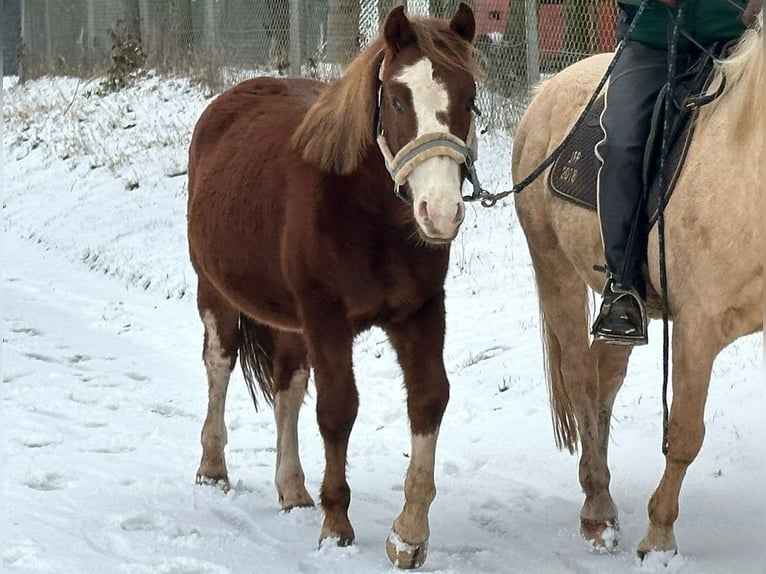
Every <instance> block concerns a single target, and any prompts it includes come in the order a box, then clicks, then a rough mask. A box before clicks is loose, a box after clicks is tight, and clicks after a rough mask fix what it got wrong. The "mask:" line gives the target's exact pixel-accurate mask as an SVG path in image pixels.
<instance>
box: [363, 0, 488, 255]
mask: <svg viewBox="0 0 766 574" xmlns="http://www.w3.org/2000/svg"><path fill="white" fill-rule="evenodd" d="M475 31H476V22H475V20H474V15H473V11H472V10H471V9H470V8H469V7H468V6H467V5H466V4H463V3H461V4H460V7H459V8H458V10H457V12H456V13H455V15H454V17H453V18H452V20H451V21H449V22H448V23H447V22H441V21H428V22H427V23H426V21H420V20H410V19H408V18H407V16H406V15H405V13H404V9H403V8H402V7H401V6H400V7H397V8H394V9H393V10H392V11H391V12H390V13H389V15H388V17H387V18H386V21H385V24H384V26H383V39H384V41H385V47H384V49H383V54H384V55H383V60H382V63H381V66H380V71H379V75H378V77H379V80H380V85H379V91H378V130H377V131H378V145H379V146H380V149H381V152H382V153H383V156H384V158H385V160H386V165H387V167H388V169H389V172H390V173H391V177H392V178H393V180H394V185H395V186H396V188H397V190H398V189H399V187H401V188H403V189H404V191H402V194H403V195H404V196H405V197H406V198H407V199H408V200H409V201H411V203H412V208H413V213H414V217H415V220H416V222H417V224H418V231H419V233H420V235H421V237H422V238H423V239H424V240H425V241H428V242H430V243H444V242H448V241H451V240H452V239H453V238H454V237H455V235H456V234H457V232H458V229H459V228H460V224H461V223H462V221H463V217H464V215H465V207H464V205H463V198H462V193H461V188H462V172H461V164H462V163H463V162H466V161H472V160H473V157H472V152H471V145H472V140H473V139H474V121H473V120H474V118H473V111H474V109H475V107H474V98H475V96H476V80H475V75H476V67H475V64H474V63H473V58H472V55H473V45H472V42H473V39H474V34H475Z"/></svg>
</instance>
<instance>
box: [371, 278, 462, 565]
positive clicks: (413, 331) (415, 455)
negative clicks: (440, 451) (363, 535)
mask: <svg viewBox="0 0 766 574" xmlns="http://www.w3.org/2000/svg"><path fill="white" fill-rule="evenodd" d="M385 329H386V332H387V333H388V336H389V338H390V340H391V344H392V345H393V347H394V349H395V350H396V353H397V356H398V359H399V364H400V365H401V368H402V371H403V373H404V384H405V386H406V388H407V412H408V414H409V418H410V431H411V433H412V452H411V453H410V465H409V468H408V469H407V477H406V479H405V482H404V508H403V509H402V511H401V513H400V514H399V516H398V517H397V518H396V519H395V520H394V524H393V530H392V532H391V534H390V535H389V537H388V539H387V540H386V552H387V554H388V557H389V559H390V560H391V562H393V563H394V564H395V565H396V566H398V567H399V568H405V569H409V568H418V567H420V566H421V565H422V564H423V563H424V562H425V560H426V556H427V552H428V539H429V536H430V528H429V525H428V511H429V508H430V507H431V502H433V499H434V497H435V496H436V485H435V483H434V461H435V455H436V440H437V437H438V434H439V425H440V424H441V420H442V416H443V414H444V410H445V409H446V407H447V402H448V400H449V381H448V380H447V373H446V370H445V368H444V360H443V350H444V298H443V293H442V295H441V296H439V297H435V298H434V299H433V300H431V301H430V302H428V303H427V304H426V305H425V306H424V307H423V308H422V309H420V311H418V313H416V314H415V315H414V316H412V317H409V318H408V319H406V320H404V321H400V322H397V323H394V324H388V325H386V326H385Z"/></svg>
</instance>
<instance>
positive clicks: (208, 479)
mask: <svg viewBox="0 0 766 574" xmlns="http://www.w3.org/2000/svg"><path fill="white" fill-rule="evenodd" d="M196 483H197V484H202V485H204V486H215V487H216V488H220V489H221V490H222V491H223V492H224V493H226V492H229V490H231V485H230V484H229V478H228V477H227V476H219V477H215V476H203V475H201V474H198V475H197V480H196Z"/></svg>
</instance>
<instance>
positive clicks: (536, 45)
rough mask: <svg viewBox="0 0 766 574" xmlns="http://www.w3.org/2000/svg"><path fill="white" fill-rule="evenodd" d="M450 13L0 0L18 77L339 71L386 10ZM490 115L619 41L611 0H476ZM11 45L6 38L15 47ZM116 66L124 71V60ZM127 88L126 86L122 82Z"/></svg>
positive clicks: (430, 6) (444, 10)
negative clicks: (140, 71)
mask: <svg viewBox="0 0 766 574" xmlns="http://www.w3.org/2000/svg"><path fill="white" fill-rule="evenodd" d="M403 3H404V4H406V8H407V10H408V13H409V14H410V15H420V16H426V15H430V16H437V17H450V16H451V15H452V14H453V13H454V11H455V10H456V8H457V5H458V1H457V0H408V1H406V2H401V1H395V0H316V1H314V0H312V1H298V0H3V6H4V7H5V8H6V10H7V9H8V8H7V5H10V6H11V8H14V7H18V10H19V12H20V14H21V16H20V41H19V44H18V51H19V55H20V60H19V61H20V66H19V68H20V69H19V75H20V76H21V80H22V81H23V80H25V79H29V78H34V77H38V76H41V75H45V74H71V75H82V76H87V75H93V74H98V73H104V72H106V71H107V70H111V71H112V72H114V71H115V66H118V64H122V65H123V66H125V67H126V68H131V67H132V68H143V67H145V68H152V69H157V70H158V71H160V72H163V73H166V72H168V73H178V74H187V75H191V76H193V77H195V78H197V79H199V80H201V81H203V82H204V83H206V84H207V85H209V86H210V87H211V89H213V90H215V91H219V90H222V89H225V88H226V87H229V86H231V85H233V84H235V83H236V82H238V81H241V80H242V79H244V78H246V77H251V76H253V75H256V74H283V75H294V76H295V75H301V76H310V77H317V78H322V79H332V78H335V77H337V76H339V75H340V74H342V71H343V68H344V66H345V64H347V63H348V62H349V61H350V60H351V59H352V58H353V57H354V55H355V54H357V53H358V52H359V50H360V49H362V48H364V47H365V46H366V45H367V44H368V43H369V42H370V41H371V40H372V39H373V38H374V37H375V36H376V35H377V33H378V28H379V23H380V22H382V20H383V19H384V18H385V15H386V14H387V13H388V11H389V10H390V9H391V8H392V7H394V6H396V5H398V4H403ZM468 4H469V5H470V6H471V7H472V8H473V9H474V12H475V15H476V23H477V46H478V48H479V50H480V54H481V58H482V64H483V66H484V68H485V70H486V81H485V83H484V84H483V85H482V86H481V90H480V98H479V102H480V105H481V106H482V107H483V110H484V112H485V114H484V117H483V121H484V124H485V125H487V126H502V127H505V128H510V129H512V128H513V127H515V125H516V123H517V122H518V120H519V119H520V116H521V113H522V112H523V109H524V107H525V104H526V103H527V99H528V97H529V93H530V88H531V86H533V85H534V84H536V83H537V82H538V81H539V80H540V79H541V77H544V76H545V75H546V74H550V73H553V72H555V71H557V70H559V69H561V68H563V67H565V66H566V65H568V64H570V63H573V62H575V61H577V60H579V59H581V58H583V57H585V56H587V55H589V54H592V53H595V52H600V51H608V50H611V49H613V47H614V23H615V19H616V8H615V2H614V0H566V1H557V2H556V1H550V0H473V1H469V2H468ZM6 49H7V48H6ZM117 72H118V73H120V70H119V68H118V70H117ZM117 87H119V85H118V86H117Z"/></svg>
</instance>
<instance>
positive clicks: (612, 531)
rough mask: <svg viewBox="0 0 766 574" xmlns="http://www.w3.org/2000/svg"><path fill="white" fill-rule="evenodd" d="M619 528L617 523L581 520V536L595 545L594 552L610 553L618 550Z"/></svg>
mask: <svg viewBox="0 0 766 574" xmlns="http://www.w3.org/2000/svg"><path fill="white" fill-rule="evenodd" d="M619 532H620V529H619V526H618V525H617V521H615V522H598V521H596V520H587V519H584V518H581V519H580V536H582V537H583V539H584V540H585V541H586V542H589V543H590V544H592V545H593V548H594V550H597V551H602V552H608V551H609V550H613V549H615V548H617V543H618V542H619Z"/></svg>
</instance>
